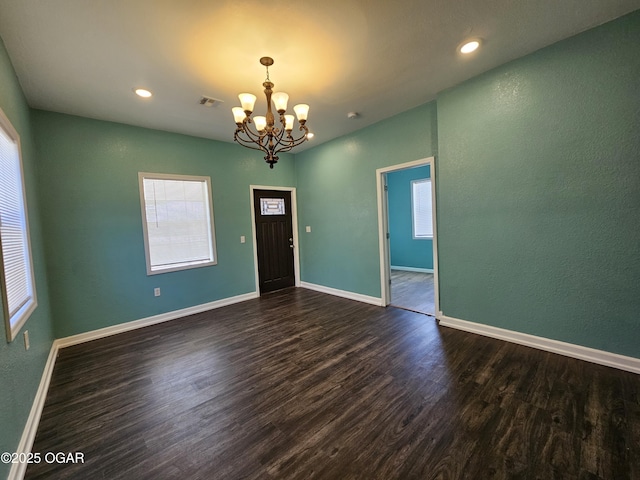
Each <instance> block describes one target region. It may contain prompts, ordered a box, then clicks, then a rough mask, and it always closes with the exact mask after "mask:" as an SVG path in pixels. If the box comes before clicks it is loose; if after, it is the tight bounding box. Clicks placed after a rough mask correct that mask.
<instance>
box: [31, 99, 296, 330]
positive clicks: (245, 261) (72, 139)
mask: <svg viewBox="0 0 640 480" xmlns="http://www.w3.org/2000/svg"><path fill="white" fill-rule="evenodd" d="M32 117H33V123H34V131H35V136H36V140H37V146H38V164H39V180H40V184H39V188H40V192H41V198H42V200H43V210H42V213H43V227H44V231H45V234H46V238H47V244H46V254H47V260H48V274H49V278H50V279H52V282H51V298H52V309H53V314H54V318H55V321H56V337H65V336H69V335H73V334H77V333H81V332H86V331H90V330H95V329H98V328H102V327H107V326H111V325H115V324H119V323H123V322H128V321H131V320H137V319H140V318H145V317H148V316H152V315H156V314H159V313H163V312H167V311H172V310H177V309H181V308H186V307H190V306H194V305H200V304H203V303H207V302H211V301H215V300H219V299H222V298H227V297H232V296H235V295H240V294H243V293H248V292H253V291H255V275H254V262H253V243H252V233H251V232H252V230H251V203H250V192H249V185H251V184H257V185H286V186H294V183H295V171H294V166H293V160H292V157H290V156H287V155H283V158H282V159H281V160H280V162H278V164H277V165H276V167H275V168H274V169H273V170H271V169H269V168H268V165H267V164H266V163H265V162H264V160H263V159H262V155H261V154H260V152H255V151H252V150H249V149H246V148H242V147H239V146H237V145H232V144H228V143H221V142H215V141H212V140H206V139H199V138H195V137H188V136H184V135H177V134H170V133H167V132H160V131H155V130H147V129H143V128H136V127H131V126H127V125H122V124H116V123H109V122H101V121H97V120H89V119H86V118H80V117H73V116H69V115H62V114H56V113H50V112H42V111H34V112H32ZM140 171H143V172H155V173H178V174H192V175H208V176H210V177H211V185H212V192H213V209H214V221H215V228H216V246H217V252H218V264H217V265H214V266H209V267H201V268H195V269H190V270H183V271H178V272H170V273H163V274H160V275H152V276H147V273H146V264H145V256H144V244H143V237H142V217H141V212H140V197H139V189H138V172H140ZM241 235H244V236H246V238H247V242H246V243H245V244H241V243H240V236H241ZM154 287H160V288H161V291H162V295H161V296H160V297H154V296H153V289H154Z"/></svg>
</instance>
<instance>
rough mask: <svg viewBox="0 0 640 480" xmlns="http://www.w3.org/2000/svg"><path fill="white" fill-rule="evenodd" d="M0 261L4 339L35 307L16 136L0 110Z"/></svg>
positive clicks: (17, 329) (20, 160) (34, 290)
mask: <svg viewBox="0 0 640 480" xmlns="http://www.w3.org/2000/svg"><path fill="white" fill-rule="evenodd" d="M0 239H1V241H0V262H1V263H2V269H1V275H2V278H1V280H2V282H0V283H1V284H2V309H3V316H4V319H5V326H6V331H7V340H8V341H9V342H11V341H13V340H14V339H15V337H16V335H18V332H19V331H20V328H22V326H23V325H24V323H25V322H26V321H27V319H28V318H29V316H30V315H31V314H32V313H33V311H34V310H35V309H36V307H37V306H38V303H37V301H36V288H35V283H34V276H33V260H32V257H31V245H30V242H29V221H28V216H27V201H26V196H25V187H24V172H23V168H22V157H21V153H20V137H19V136H18V132H16V130H15V129H14V128H13V126H12V125H11V122H9V119H8V118H7V117H6V116H5V115H4V113H3V112H2V111H1V110H0Z"/></svg>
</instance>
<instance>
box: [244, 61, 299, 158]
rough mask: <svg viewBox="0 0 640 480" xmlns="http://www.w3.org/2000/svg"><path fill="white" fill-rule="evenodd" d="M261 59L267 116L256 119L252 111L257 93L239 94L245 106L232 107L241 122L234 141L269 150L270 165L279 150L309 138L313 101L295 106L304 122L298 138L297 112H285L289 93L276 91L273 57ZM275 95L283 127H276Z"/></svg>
mask: <svg viewBox="0 0 640 480" xmlns="http://www.w3.org/2000/svg"><path fill="white" fill-rule="evenodd" d="M260 63H261V64H262V65H264V66H265V67H266V68H267V78H266V80H265V81H264V83H263V84H262V86H263V87H264V94H265V95H266V96H267V114H266V116H255V117H253V121H252V120H251V114H252V113H253V106H254V105H255V103H256V96H255V95H252V94H250V93H241V94H240V95H238V97H239V98H240V103H241V104H242V107H233V108H232V109H231V111H232V112H233V118H234V120H235V122H236V126H237V128H236V131H235V133H234V134H233V141H234V142H238V143H239V144H240V145H242V146H244V147H247V148H252V149H254V150H260V151H262V152H264V153H265V154H266V155H265V157H264V159H265V161H266V162H267V163H268V164H269V168H273V165H274V164H275V163H277V162H278V153H280V152H288V151H289V150H291V149H292V148H293V147H297V146H298V145H300V144H301V143H302V142H304V141H305V140H307V136H308V135H309V129H308V128H307V126H306V122H307V115H308V114H309V105H306V104H304V103H301V104H299V105H296V106H294V107H293V111H294V112H295V113H296V116H297V117H298V123H299V124H300V128H299V129H298V130H300V131H302V132H303V134H302V135H301V136H300V137H298V138H294V137H293V135H291V132H292V131H293V123H294V117H293V115H285V112H286V111H287V102H288V101H289V95H287V94H286V93H284V92H275V93H274V92H273V86H274V85H273V83H271V80H269V67H270V66H271V65H273V58H270V57H262V58H261V59H260ZM272 98H273V103H274V105H275V108H276V111H277V112H278V115H280V124H281V125H282V126H281V127H276V124H275V117H274V114H273V112H272V111H271V99H272ZM251 123H253V124H254V126H255V130H254V129H253V128H251V126H250V124H251ZM310 136H311V135H309V137H310Z"/></svg>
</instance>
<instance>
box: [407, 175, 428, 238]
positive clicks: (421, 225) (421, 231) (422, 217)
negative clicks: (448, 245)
mask: <svg viewBox="0 0 640 480" xmlns="http://www.w3.org/2000/svg"><path fill="white" fill-rule="evenodd" d="M411 210H412V216H413V238H433V220H432V209H431V179H429V178H424V179H421V180H413V181H412V182H411Z"/></svg>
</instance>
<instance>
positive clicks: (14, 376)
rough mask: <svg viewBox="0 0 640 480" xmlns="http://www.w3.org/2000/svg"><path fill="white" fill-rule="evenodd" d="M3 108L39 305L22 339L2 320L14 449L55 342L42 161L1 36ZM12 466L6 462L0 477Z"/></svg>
mask: <svg viewBox="0 0 640 480" xmlns="http://www.w3.org/2000/svg"><path fill="white" fill-rule="evenodd" d="M0 109H2V111H3V112H4V114H5V115H6V116H7V117H8V118H9V120H10V121H11V124H12V125H13V127H14V128H15V129H16V130H17V131H18V134H19V135H20V143H21V146H22V161H23V166H24V175H25V188H26V194H27V209H28V215H29V230H30V233H31V250H32V254H33V267H34V271H35V280H36V294H37V298H38V307H37V308H36V310H35V312H34V313H33V314H32V315H31V317H30V318H29V320H28V321H27V323H26V324H25V326H24V327H23V328H22V331H21V332H20V333H19V334H18V337H17V338H16V339H15V340H14V341H13V342H12V343H7V341H6V336H5V331H4V320H2V319H1V318H0V325H2V327H1V328H2V332H1V333H0V452H14V451H15V450H16V448H17V446H18V442H19V441H20V437H21V436H22V431H23V430H24V426H25V423H26V421H27V417H28V416H29V411H30V410H31V405H32V403H33V399H34V397H35V393H36V391H37V389H38V384H39V383H40V378H41V377H42V372H43V369H44V365H45V363H46V360H47V356H48V354H49V350H50V349H51V343H52V341H53V332H52V321H51V314H50V311H49V293H48V286H47V279H46V269H45V263H44V254H43V239H42V232H41V229H40V218H41V214H40V209H39V203H38V198H37V188H36V180H35V175H36V165H35V150H34V144H33V137H32V132H31V126H30V112H29V107H28V106H27V103H26V101H25V98H24V95H23V94H22V89H21V88H20V85H19V84H18V79H17V78H16V76H15V73H14V70H13V66H12V65H11V61H10V60H9V57H8V55H7V52H6V49H5V46H4V43H3V42H2V40H0ZM0 301H1V300H0ZM25 330H28V331H29V337H30V340H31V348H30V349H29V350H28V351H27V350H25V348H24V343H23V337H22V332H24V331H25ZM9 467H10V465H7V464H4V463H0V478H6V477H7V475H8V474H9Z"/></svg>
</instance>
